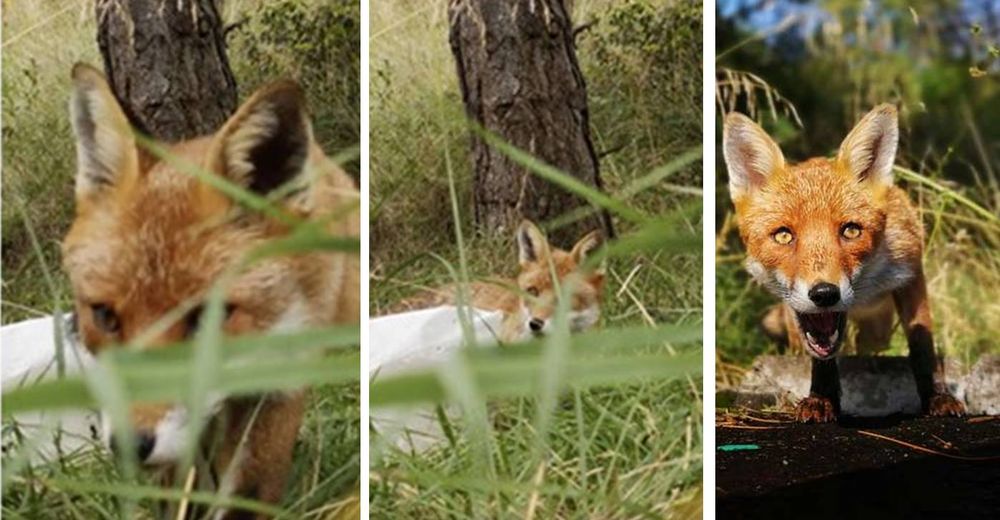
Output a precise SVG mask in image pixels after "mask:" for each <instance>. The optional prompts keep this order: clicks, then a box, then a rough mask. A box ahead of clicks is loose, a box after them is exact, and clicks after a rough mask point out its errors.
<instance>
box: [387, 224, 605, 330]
mask: <svg viewBox="0 0 1000 520" xmlns="http://www.w3.org/2000/svg"><path fill="white" fill-rule="evenodd" d="M517 241H518V246H519V256H520V260H519V266H520V272H519V273H518V275H517V277H516V278H515V279H503V278H494V279H492V280H491V281H490V282H473V283H470V284H469V285H468V291H467V294H466V295H465V297H466V298H467V301H468V303H469V304H470V305H471V306H472V307H475V308H478V309H484V310H491V311H500V312H502V313H503V326H502V328H501V331H500V334H499V335H500V338H499V339H500V340H501V341H504V342H512V341H518V340H523V339H526V338H528V337H530V336H531V335H532V334H544V333H545V332H546V331H548V330H549V327H551V320H552V318H553V316H554V314H555V311H556V304H557V295H558V291H559V288H560V287H563V286H565V285H567V284H568V285H569V286H570V287H569V289H568V291H569V294H570V298H571V301H570V306H569V313H570V316H569V319H570V328H571V329H572V330H575V331H580V330H585V329H588V328H590V327H592V326H594V325H595V324H596V322H597V320H598V318H599V313H600V305H601V297H602V293H603V287H604V271H603V269H602V268H600V267H598V268H590V267H585V266H584V265H583V264H584V260H585V259H586V257H587V255H588V254H589V253H590V252H592V251H593V250H594V249H595V248H597V247H598V246H599V245H600V243H601V237H600V234H599V233H598V232H596V231H594V232H591V233H588V234H587V235H586V236H584V237H582V238H581V239H580V240H579V241H578V242H577V243H576V244H575V245H574V246H573V249H572V250H570V251H564V250H562V249H558V248H555V247H552V246H551V245H550V244H549V242H548V240H547V239H546V238H545V235H544V234H542V232H541V230H539V229H538V227H537V226H535V225H534V224H533V223H531V222H529V221H527V220H526V221H524V222H522V223H521V225H520V227H519V228H518V231H517ZM553 274H554V275H555V276H554V277H553ZM457 301H458V290H457V287H456V286H454V285H449V286H446V287H441V288H439V289H435V290H432V291H427V292H425V293H422V294H419V295H417V296H415V297H413V298H410V299H407V300H404V301H403V302H401V303H400V305H397V306H395V307H394V311H395V312H400V311H403V310H412V309H418V308H426V307H432V306H436V305H454V304H456V303H457ZM531 320H536V321H535V324H536V327H537V326H538V324H539V323H541V325H540V329H539V330H534V331H533V330H532V329H531Z"/></svg>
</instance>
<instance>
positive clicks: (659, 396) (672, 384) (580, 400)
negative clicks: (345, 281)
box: [369, 1, 702, 518]
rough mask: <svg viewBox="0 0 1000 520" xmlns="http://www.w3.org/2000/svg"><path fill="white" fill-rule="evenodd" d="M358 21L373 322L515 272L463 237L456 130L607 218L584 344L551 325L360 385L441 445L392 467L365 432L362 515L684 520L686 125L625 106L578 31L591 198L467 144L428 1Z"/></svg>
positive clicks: (691, 214)
mask: <svg viewBox="0 0 1000 520" xmlns="http://www.w3.org/2000/svg"><path fill="white" fill-rule="evenodd" d="M432 4H433V5H432ZM612 7H613V3H610V2H603V1H590V2H588V1H581V2H577V5H576V9H575V13H574V15H575V16H576V17H577V20H578V23H580V21H585V20H590V19H592V18H594V17H599V16H603V15H607V14H608V12H609V10H610V9H611V8H612ZM372 19H373V25H372V59H371V66H372V71H371V74H372V78H373V83H372V92H371V97H370V99H371V103H372V113H371V122H372V132H371V138H372V144H371V149H372V153H373V155H372V158H371V168H372V170H371V193H372V208H373V209H372V213H371V214H370V216H369V217H370V220H371V229H372V240H373V241H372V244H371V251H372V253H371V254H372V256H371V269H372V273H371V283H372V286H371V301H372V308H371V313H372V314H373V315H378V314H382V313H384V309H386V308H388V307H390V306H391V305H393V304H394V303H396V302H398V301H399V300H400V299H402V298H404V297H406V296H409V295H412V294H414V293H416V292H419V291H421V290H423V289H426V288H432V287H437V286H440V285H443V284H446V283H451V282H453V281H455V280H456V278H459V277H458V273H462V272H467V273H468V275H467V276H468V278H469V279H470V280H474V281H475V280H485V279H492V278H496V277H505V276H511V275H513V274H515V272H516V269H517V256H516V254H517V253H516V251H517V249H516V245H515V244H514V241H513V237H507V236H487V235H484V234H481V233H478V232H476V231H475V226H474V223H473V222H472V220H471V219H470V218H469V214H470V211H469V208H470V206H471V166H470V164H469V160H468V154H467V151H468V142H469V138H470V137H471V135H472V134H473V133H474V132H478V133H479V135H481V136H482V137H484V138H485V139H486V140H488V141H489V142H490V143H491V145H492V146H493V147H494V150H496V153H504V154H507V155H508V156H509V157H511V158H512V159H513V160H514V161H515V162H517V163H519V164H521V165H522V166H524V167H525V168H526V169H527V170H528V171H530V172H531V173H532V174H535V175H538V176H539V177H542V178H544V179H546V180H549V181H551V182H555V183H556V184H558V185H560V186H562V187H563V188H564V189H567V190H569V191H572V192H574V193H576V194H577V195H579V196H581V198H583V199H584V200H587V201H589V202H591V203H593V204H594V205H596V207H601V208H606V209H608V210H610V211H611V212H612V214H613V215H614V219H615V225H616V230H617V232H618V237H619V240H616V241H615V242H612V243H610V244H608V247H606V248H605V249H603V250H602V251H599V252H598V253H597V254H596V255H595V256H594V257H593V260H592V261H595V262H596V261H599V260H602V259H603V260H604V261H605V262H606V269H607V271H606V272H607V277H606V280H607V281H606V289H605V295H604V302H603V306H602V314H603V318H602V326H601V327H600V329H599V330H597V331H594V332H592V333H585V334H580V335H574V336H568V335H566V334H565V332H567V331H566V330H565V321H564V320H562V319H561V317H557V318H556V323H557V324H559V325H560V326H561V327H563V328H562V329H560V326H557V327H556V329H557V331H558V330H561V331H562V332H557V333H556V334H553V335H552V336H550V337H547V338H546V339H544V340H539V341H536V342H532V343H529V344H524V345H513V346H507V347H505V348H503V349H501V350H499V351H496V350H491V349H466V350H463V351H462V353H461V354H460V355H458V356H456V357H455V358H454V359H452V360H451V361H450V362H449V363H448V364H447V365H446V366H443V367H441V369H440V370H428V371H425V372H419V373H405V374H394V375H388V376H384V375H376V376H375V377H374V379H373V381H372V383H371V385H372V386H371V394H370V395H371V403H372V407H373V408H372V414H373V415H378V414H379V413H380V411H382V410H384V409H387V408H392V409H396V408H397V407H401V406H402V407H418V408H419V409H422V410H425V411H427V412H429V413H432V415H434V416H436V417H437V427H438V428H439V429H440V430H441V432H442V433H443V439H442V440H440V442H439V443H437V444H435V445H433V446H431V447H430V448H428V449H426V450H424V451H420V452H410V451H409V450H407V449H404V448H401V447H400V446H398V445H397V442H396V441H395V440H390V439H387V438H385V437H383V436H381V435H380V433H379V432H378V431H377V429H376V430H373V432H372V444H371V450H372V451H371V460H372V466H371V471H372V473H371V487H370V493H371V495H370V496H371V514H372V517H373V518H398V517H404V516H408V517H414V518H443V517H459V518H465V517H470V516H472V517H476V516H480V517H507V516H512V517H518V518H560V517H570V518H578V517H584V518H618V517H638V518H642V517H656V518H661V517H664V516H666V515H668V514H672V515H674V516H675V517H680V518H687V517H692V516H698V517H700V507H701V498H700V481H701V456H700V453H701V425H702V418H701V395H700V393H701V392H700V388H701V382H700V381H701V379H700V378H701V371H700V367H701V361H700V359H701V350H700V348H701V345H700V337H701V334H700V331H701V285H700V282H701V255H700V253H699V251H700V244H701V239H700V230H701V222H700V215H701V211H700V208H701V205H700V196H701V193H700V189H699V187H700V185H701V183H700V172H699V171H698V170H699V168H698V159H699V158H700V153H699V152H700V150H699V149H698V142H699V141H698V139H697V138H692V137H690V136H688V135H687V134H685V133H684V131H682V130H679V129H680V128H682V127H684V126H685V125H688V124H689V123H690V122H691V121H695V123H694V124H695V125H697V124H698V123H697V121H700V117H701V114H700V109H699V110H697V111H692V112H691V113H690V114H686V115H683V116H679V117H684V119H682V120H676V119H675V123H676V127H674V128H671V127H667V126H664V125H662V122H661V121H660V120H659V119H658V118H657V115H662V114H663V113H664V110H662V109H661V110H659V111H656V110H653V106H654V105H659V106H661V108H662V105H663V104H664V103H663V102H662V101H661V99H660V95H661V93H658V92H657V93H650V92H648V91H646V92H645V94H644V93H643V92H642V91H641V89H637V86H638V83H637V82H641V78H638V77H637V76H625V77H614V78H612V77H609V76H608V75H606V74H604V75H603V76H602V72H601V70H600V68H601V65H600V63H598V62H596V61H594V55H593V54H591V53H590V52H589V51H588V49H589V48H590V47H589V46H591V45H593V44H594V43H593V42H594V40H592V39H590V38H589V35H588V34H586V33H585V34H584V35H582V36H581V37H580V40H579V45H580V48H579V59H580V62H581V66H582V67H583V69H584V74H585V76H586V77H587V79H588V85H589V86H590V90H589V92H588V93H589V96H590V100H591V117H592V118H593V119H592V128H593V132H594V139H595V141H596V142H597V146H598V148H601V149H607V150H613V149H616V150H614V151H611V152H609V153H608V154H607V155H606V156H605V157H603V158H602V160H601V169H602V177H603V180H604V184H605V187H606V191H605V192H604V193H601V192H597V191H595V190H593V189H591V188H589V187H587V186H584V185H581V184H579V183H578V182H574V179H572V178H570V177H568V176H566V175H565V174H564V173H563V172H560V171H558V170H557V169H554V168H551V167H550V166H548V165H546V164H544V163H543V162H541V161H539V160H537V159H536V158H534V157H532V156H531V155H530V154H527V153H525V152H523V151H521V150H518V149H516V148H514V147H511V146H509V145H508V144H506V143H504V142H503V140H502V139H499V138H498V137H497V136H493V135H492V134H490V133H489V132H487V131H485V130H482V129H474V128H473V129H470V128H469V126H468V123H467V121H466V117H465V113H464V109H463V107H462V104H461V97H460V94H459V93H458V86H457V80H456V77H455V70H454V64H453V60H452V57H451V53H450V50H449V48H448V46H447V20H446V17H445V9H444V6H443V5H441V4H439V3H436V2H426V4H419V5H417V6H413V5H412V4H410V3H405V2H378V3H373V4H372ZM601 27H603V26H601V25H600V24H599V25H598V26H597V28H595V29H591V30H592V31H599V30H602V29H601ZM632 57H633V56H626V57H624V58H623V59H628V58H632ZM675 65H677V66H680V67H684V66H687V64H679V63H678V64H675ZM699 66H700V64H699ZM685 70H686V69H685ZM691 72H692V74H693V73H694V71H693V70H692V71H691ZM595 84H596V85H599V86H598V87H595V86H594V85H595ZM612 85H613V87H612ZM616 95H620V96H621V97H615V96H616ZM677 106H681V105H680V104H678V105H677ZM676 108H677V107H671V110H674V109H676ZM634 112H638V113H641V114H642V115H640V116H635V114H634ZM647 138H648V139H647ZM622 143H626V144H624V145H623V146H622ZM618 148H621V149H618ZM455 208H457V209H458V211H457V214H456V212H455ZM567 221H568V219H557V220H556V221H554V222H546V223H541V224H543V225H545V226H547V228H549V229H551V228H554V227H557V226H559V225H564V224H565V223H566V222H567ZM459 230H460V234H457V233H459ZM559 245H565V244H559ZM461 278H464V275H463V276H462V277H461ZM563 289H564V290H565V288H563ZM564 312H565V309H561V310H557V315H558V316H561V314H560V313H564ZM374 348H377V347H374ZM452 373H457V374H458V376H456V377H450V376H449V374H452ZM435 409H436V410H437V413H436V414H434V413H433V412H434V410H435ZM484 412H485V417H484V415H483V414H484Z"/></svg>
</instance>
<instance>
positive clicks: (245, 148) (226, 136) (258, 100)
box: [207, 81, 312, 195]
mask: <svg viewBox="0 0 1000 520" xmlns="http://www.w3.org/2000/svg"><path fill="white" fill-rule="evenodd" d="M311 143H312V129H311V127H310V126H309V119H308V117H307V114H306V109H305V98H304V96H303V94H302V89H300V88H299V86H298V85H296V84H295V83H294V82H291V81H280V82H277V83H273V84H271V85H269V86H266V87H264V88H262V89H260V90H258V91H257V92H256V93H254V95H253V96H251V97H250V99H248V100H247V101H246V102H245V103H243V105H242V106H241V107H240V108H239V110H237V111H236V114H234V115H233V116H232V117H230V118H229V121H227V122H226V124H225V125H223V127H222V129H221V130H219V131H218V132H217V133H216V134H215V137H214V139H213V141H212V146H211V148H210V150H209V153H208V158H209V159H208V160H209V164H208V165H207V167H208V169H209V170H210V171H214V172H217V173H220V174H221V175H223V176H225V177H226V178H228V179H229V180H231V181H233V182H235V183H237V184H239V185H241V186H243V187H245V188H247V189H249V190H250V191H253V192H256V193H258V194H261V195H267V194H268V193H270V192H271V191H272V190H274V189H275V188H277V187H279V186H282V185H284V184H286V183H288V182H290V181H293V180H299V179H300V178H301V177H304V176H303V175H302V174H303V173H305V170H306V163H307V159H308V156H309V147H310V145H311ZM300 176H301V177H300Z"/></svg>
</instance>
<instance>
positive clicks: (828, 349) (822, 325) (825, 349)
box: [795, 312, 847, 359]
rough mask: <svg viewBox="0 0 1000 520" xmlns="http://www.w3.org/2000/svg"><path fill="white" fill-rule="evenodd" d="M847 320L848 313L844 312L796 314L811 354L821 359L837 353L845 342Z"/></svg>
mask: <svg viewBox="0 0 1000 520" xmlns="http://www.w3.org/2000/svg"><path fill="white" fill-rule="evenodd" d="M846 318H847V313H844V312H816V313H809V314H806V313H802V312H796V313H795V319H796V321H798V323H799V329H800V330H801V331H802V335H803V336H804V337H805V342H806V347H808V349H809V353H810V354H812V355H813V356H814V357H817V358H819V359H826V358H829V357H831V356H833V355H834V354H836V353H837V348H838V347H840V344H841V342H842V341H843V340H844V324H845V323H847V319H846Z"/></svg>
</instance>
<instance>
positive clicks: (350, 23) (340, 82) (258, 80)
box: [230, 0, 361, 178]
mask: <svg viewBox="0 0 1000 520" xmlns="http://www.w3.org/2000/svg"><path fill="white" fill-rule="evenodd" d="M242 15H243V16H244V18H243V19H242V20H241V21H238V22H237V23H239V24H242V25H239V26H237V27H235V28H234V29H233V32H232V33H231V37H230V46H231V53H232V55H233V58H232V59H231V64H232V66H233V69H234V74H235V75H236V77H237V78H238V83H239V85H240V90H241V92H242V94H243V95H244V96H245V95H247V94H249V93H250V92H252V91H253V89H255V88H257V87H259V86H260V85H261V84H262V83H265V82H269V81H273V80H274V79H275V78H279V77H292V78H294V79H296V80H297V81H298V82H299V83H300V84H301V85H302V87H303V89H305V91H306V94H307V96H308V98H309V104H310V109H311V113H312V117H313V131H314V132H315V134H316V140H317V141H319V142H320V144H321V146H322V147H323V148H324V149H326V150H344V149H347V148H350V147H353V146H357V145H358V143H360V142H361V135H360V134H361V120H360V113H361V84H360V78H361V75H360V70H361V63H360V56H361V47H360V45H359V42H360V41H361V11H360V4H359V2H357V1H356V0H333V1H308V0H279V1H276V2H263V3H262V4H261V5H260V6H259V7H258V8H257V9H248V10H247V12H245V13H242ZM347 166H348V170H349V171H350V172H351V173H352V174H353V175H354V177H355V178H357V176H358V172H359V168H360V164H359V163H358V162H357V161H352V162H351V163H348V164H347Z"/></svg>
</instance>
